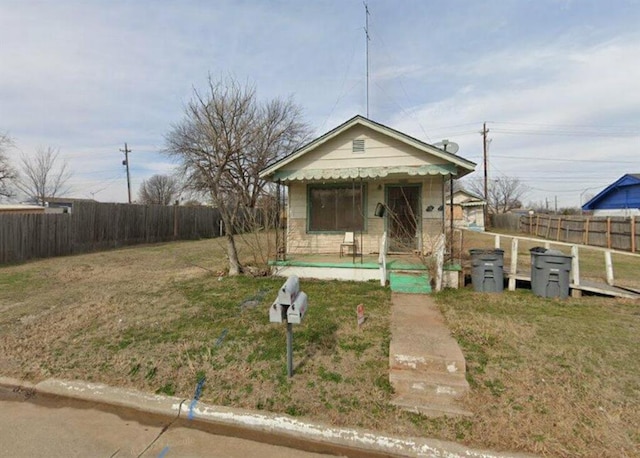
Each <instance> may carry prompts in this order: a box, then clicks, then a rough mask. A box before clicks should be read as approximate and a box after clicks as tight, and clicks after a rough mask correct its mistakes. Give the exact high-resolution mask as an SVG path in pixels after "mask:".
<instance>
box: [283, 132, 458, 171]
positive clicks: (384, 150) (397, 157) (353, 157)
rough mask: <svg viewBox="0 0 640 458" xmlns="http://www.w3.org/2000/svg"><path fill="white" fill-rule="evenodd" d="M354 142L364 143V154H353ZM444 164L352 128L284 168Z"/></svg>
mask: <svg viewBox="0 0 640 458" xmlns="http://www.w3.org/2000/svg"><path fill="white" fill-rule="evenodd" d="M355 139H363V140H364V141H365V142H364V143H365V151H364V153H354V152H353V149H352V144H353V140H355ZM446 163H447V161H445V160H444V159H442V158H438V157H436V156H433V155H430V154H428V153H425V152H424V151H421V150H419V149H417V148H414V147H412V146H409V145H407V144H406V143H403V142H401V141H399V140H396V139H394V138H391V137H388V136H385V135H383V134H381V133H379V132H376V131H374V130H371V129H369V128H367V127H365V126H355V127H353V128H352V129H349V130H347V131H346V132H344V133H342V134H341V135H338V136H337V137H335V138H333V139H331V140H329V141H327V142H326V143H324V144H322V145H320V146H318V147H317V148H316V149H315V150H313V151H310V152H309V153H307V154H305V155H304V156H302V157H300V158H299V159H297V160H295V161H293V162H291V163H290V164H287V165H286V166H285V167H284V169H286V170H315V169H342V168H353V167H384V166H389V165H394V166H420V165H429V164H446Z"/></svg>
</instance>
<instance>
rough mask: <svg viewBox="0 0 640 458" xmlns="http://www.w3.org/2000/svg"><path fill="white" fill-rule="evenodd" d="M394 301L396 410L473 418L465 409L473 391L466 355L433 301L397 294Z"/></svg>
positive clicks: (392, 364)
mask: <svg viewBox="0 0 640 458" xmlns="http://www.w3.org/2000/svg"><path fill="white" fill-rule="evenodd" d="M392 301H393V305H392V313H391V343H390V345H389V381H390V383H391V385H392V386H393V388H394V390H395V393H396V396H395V398H394V399H393V400H392V404H394V405H396V406H398V407H400V408H402V409H404V410H407V411H411V412H416V413H420V414H423V415H427V416H431V417H437V416H444V415H447V416H461V415H464V416H469V415H471V412H469V411H467V410H466V409H465V408H464V407H463V406H462V404H461V398H463V397H464V396H465V395H466V393H468V391H469V384H468V382H467V380H466V378H465V369H466V365H465V360H464V355H463V354H462V350H460V347H459V346H458V343H457V342H456V341H455V340H454V339H453V337H451V334H450V332H449V329H448V328H447V326H446V325H445V323H444V318H443V317H442V314H441V313H440V311H439V310H438V309H437V307H436V305H435V302H434V301H433V298H432V297H431V296H429V295H426V294H421V295H418V294H396V293H394V294H393V295H392Z"/></svg>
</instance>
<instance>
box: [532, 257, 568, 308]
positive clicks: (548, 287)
mask: <svg viewBox="0 0 640 458" xmlns="http://www.w3.org/2000/svg"><path fill="white" fill-rule="evenodd" d="M540 248H541V247H535V248H532V249H531V250H530V251H531V290H532V291H533V294H535V295H536V296H541V297H560V298H563V299H564V298H566V297H568V296H569V277H570V272H571V256H567V255H565V254H564V253H563V252H562V251H558V250H547V249H545V248H542V249H540ZM534 250H535V251H534Z"/></svg>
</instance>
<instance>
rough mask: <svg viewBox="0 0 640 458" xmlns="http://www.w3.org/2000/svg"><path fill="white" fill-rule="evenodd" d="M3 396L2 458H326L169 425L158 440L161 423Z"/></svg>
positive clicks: (0, 420)
mask: <svg viewBox="0 0 640 458" xmlns="http://www.w3.org/2000/svg"><path fill="white" fill-rule="evenodd" d="M8 397H9V398H12V397H13V398H15V397H16V396H3V397H0V457H2V458H4V457H7V458H9V457H11V458H18V457H48V458H49V457H104V458H109V457H114V458H125V457H138V456H143V457H164V458H171V457H185V456H193V457H242V458H248V457H252V456H260V457H274V458H275V457H282V458H294V457H296V458H297V457H303V458H311V457H321V456H326V455H320V454H314V453H307V452H302V451H300V450H294V449H290V448H286V447H280V446H275V445H267V444H262V443H258V442H252V441H249V440H243V439H238V438H233V437H225V436H216V435H213V434H209V433H206V432H202V431H198V430H195V429H189V428H185V427H180V426H175V425H173V426H170V427H169V428H168V429H167V430H166V431H165V432H164V433H163V434H161V435H160V437H158V435H159V434H160V432H161V431H162V428H163V426H165V425H166V422H162V423H161V422H156V423H152V424H142V423H139V422H137V421H135V420H127V419H122V418H120V417H119V416H117V415H115V414H113V413H107V412H103V411H99V410H94V409H84V408H77V407H73V406H69V405H68V403H67V402H65V401H60V402H58V403H57V404H53V403H52V402H51V401H47V402H42V401H38V402H30V401H24V400H19V399H7V398H8ZM156 438H157V440H156V441H155V442H153V441H154V439H156ZM152 442H153V444H152ZM150 444H152V445H150ZM147 447H149V448H147ZM145 450H146V451H145Z"/></svg>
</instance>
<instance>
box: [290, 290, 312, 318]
mask: <svg viewBox="0 0 640 458" xmlns="http://www.w3.org/2000/svg"><path fill="white" fill-rule="evenodd" d="M306 313H307V294H306V293H305V292H304V291H300V292H299V293H298V297H296V300H295V301H294V303H293V304H291V306H290V307H289V309H288V310H287V323H291V324H300V323H302V320H303V318H304V315H305V314H306Z"/></svg>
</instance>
